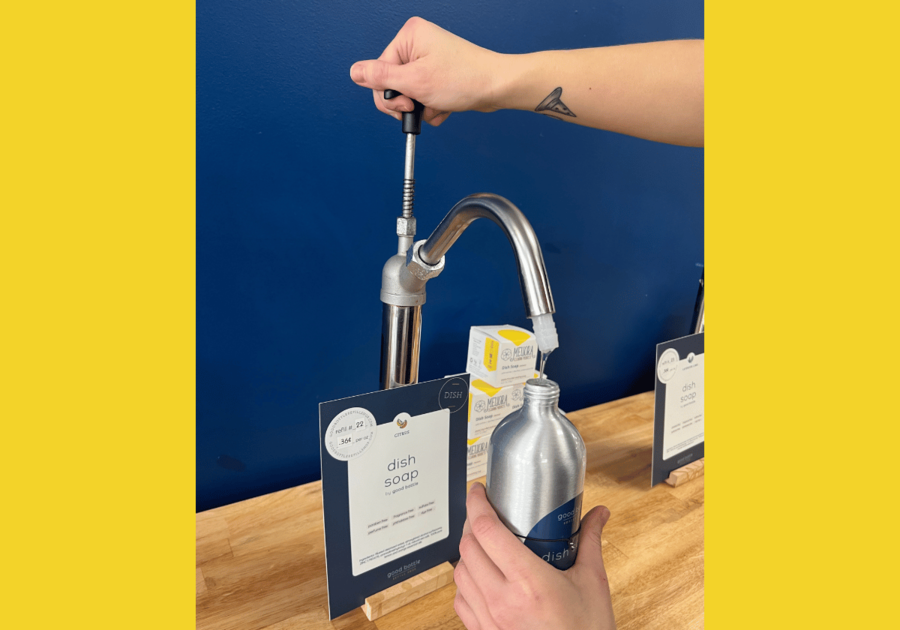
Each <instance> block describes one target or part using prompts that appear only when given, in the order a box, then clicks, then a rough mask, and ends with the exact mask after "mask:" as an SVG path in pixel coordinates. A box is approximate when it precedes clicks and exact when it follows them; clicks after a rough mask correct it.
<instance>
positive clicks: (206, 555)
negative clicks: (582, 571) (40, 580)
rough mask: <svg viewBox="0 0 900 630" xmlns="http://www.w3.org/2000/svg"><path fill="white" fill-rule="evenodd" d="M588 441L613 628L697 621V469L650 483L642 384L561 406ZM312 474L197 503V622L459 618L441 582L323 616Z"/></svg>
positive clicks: (247, 626) (281, 627)
mask: <svg viewBox="0 0 900 630" xmlns="http://www.w3.org/2000/svg"><path fill="white" fill-rule="evenodd" d="M567 415H568V416H569V418H570V419H571V420H572V422H573V423H575V425H576V426H577V427H578V429H579V431H581V435H582V436H583V437H584V441H585V444H586V445H587V450H588V454H587V461H588V470H587V479H586V481H585V488H584V511H585V512H586V511H587V510H588V509H590V508H591V507H593V506H594V505H597V504H600V503H602V504H604V505H606V506H607V507H608V508H609V509H610V511H611V512H612V517H611V518H610V520H609V523H607V525H606V528H605V529H604V531H603V557H604V560H605V563H606V569H607V573H608V575H609V582H610V586H611V588H612V599H613V608H614V609H615V613H616V622H617V625H618V628H619V630H632V629H633V630H637V629H641V630H651V629H653V628H659V629H664V630H676V629H679V628H702V627H703V478H702V477H701V478H699V479H694V480H692V481H690V482H688V483H686V484H684V485H682V486H679V487H677V488H673V487H671V486H669V485H667V484H664V483H663V484H660V485H658V486H656V487H655V488H653V489H650V455H651V446H652V441H653V427H652V421H653V393H652V392H648V393H646V394H639V395H637V396H632V397H631V398H625V399H622V400H617V401H614V402H611V403H607V404H605V405H598V406H597V407H591V408H589V409H584V410H582V411H575V412H572V413H569V414H567ZM322 528H323V523H322V499H321V483H320V482H313V483H309V484H306V485H304V486H300V487H297V488H291V489H288V490H283V491H281V492H275V493H273V494H268V495H265V496H262V497H257V498H254V499H248V500H247V501H242V502H240V503H235V504H233V505H226V506H224V507H220V508H216V509H214V510H209V511H207V512H201V513H199V514H197V628H198V629H199V630H207V629H210V630H211V629H216V630H219V629H225V628H227V629H229V630H263V629H264V630H288V629H293V628H297V629H300V628H309V629H317V628H323V629H325V628H332V627H333V628H338V629H343V628H368V629H376V628H377V629H379V630H400V629H401V628H403V629H413V628H415V629H426V628H428V629H438V628H440V629H445V628H446V629H450V628H463V627H464V626H463V624H462V622H461V621H460V620H459V618H458V617H457V616H456V613H454V611H453V598H454V596H455V595H456V586H455V585H454V584H450V585H449V586H446V587H444V588H442V589H440V590H438V591H435V592H434V593H432V594H430V595H427V596H426V597H424V598H422V599H420V600H418V601H416V602H414V603H412V604H410V605H408V606H406V607H404V608H401V609H400V610H397V611H395V612H392V613H389V614H388V615H385V616H384V617H382V618H381V619H378V620H376V621H374V622H372V621H369V620H368V619H366V617H365V615H364V614H363V613H362V611H361V610H359V609H357V610H355V611H354V612H352V613H349V614H347V615H344V616H343V617H341V618H340V619H337V620H335V622H334V623H333V624H332V622H330V621H329V620H328V612H327V604H326V598H325V549H324V535H323V531H322Z"/></svg>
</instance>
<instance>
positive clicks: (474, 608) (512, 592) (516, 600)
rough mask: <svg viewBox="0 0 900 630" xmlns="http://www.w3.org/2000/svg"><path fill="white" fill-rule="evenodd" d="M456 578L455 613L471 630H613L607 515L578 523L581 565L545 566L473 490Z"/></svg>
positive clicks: (600, 511)
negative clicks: (603, 540)
mask: <svg viewBox="0 0 900 630" xmlns="http://www.w3.org/2000/svg"><path fill="white" fill-rule="evenodd" d="M466 511H467V514H468V519H467V521H466V525H465V527H464V528H463V536H462V540H461V541H460V543H459V552H460V556H461V558H460V561H459V564H458V565H457V566H456V570H455V572H454V580H455V581H456V586H457V591H456V600H455V601H454V609H455V610H456V613H457V614H458V615H459V617H460V619H461V620H462V622H463V623H464V624H465V625H466V628H468V629H469V630H507V629H509V630H513V629H515V630H529V629H530V628H535V629H538V628H540V629H546V628H563V627H565V628H578V629H579V630H581V629H584V630H588V629H590V630H614V629H615V627H616V624H615V619H614V618H613V611H612V601H611V599H610V593H609V583H608V582H607V579H606V570H605V568H604V566H603V555H602V553H601V550H600V534H601V532H602V531H603V526H604V525H605V524H606V521H607V520H608V519H609V510H607V509H606V508H605V507H602V506H598V507H596V508H594V509H593V510H591V511H590V512H588V513H587V514H586V515H585V517H584V519H583V520H582V521H581V542H580V545H579V549H578V558H577V560H576V562H575V564H574V565H573V566H572V568H570V569H569V570H568V571H560V570H558V569H556V568H554V567H552V566H551V565H549V564H548V563H546V562H544V561H543V560H541V559H540V558H539V557H538V556H537V555H535V554H534V553H533V552H532V551H531V550H530V549H528V548H527V547H526V546H525V545H523V544H522V542H521V541H520V540H519V539H518V538H516V537H515V536H514V535H513V534H512V532H510V531H509V530H508V529H506V527H504V525H503V523H502V522H501V521H500V519H499V518H498V517H497V514H496V513H495V512H494V510H493V508H491V505H490V503H489V502H488V500H487V497H486V496H485V491H484V486H482V485H481V484H474V485H473V486H472V488H471V490H470V491H469V496H468V498H467V499H466Z"/></svg>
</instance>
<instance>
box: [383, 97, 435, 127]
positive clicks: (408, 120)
mask: <svg viewBox="0 0 900 630" xmlns="http://www.w3.org/2000/svg"><path fill="white" fill-rule="evenodd" d="M398 96H403V95H402V94H401V93H400V92H398V91H397V90H385V91H384V100H386V101H389V100H391V99H392V98H397V97H398ZM410 100H411V101H412V102H413V110H412V111H411V112H403V133H411V134H413V135H416V136H418V135H419V133H420V132H421V131H422V110H423V109H425V106H424V105H422V103H420V102H419V101H417V100H415V99H410Z"/></svg>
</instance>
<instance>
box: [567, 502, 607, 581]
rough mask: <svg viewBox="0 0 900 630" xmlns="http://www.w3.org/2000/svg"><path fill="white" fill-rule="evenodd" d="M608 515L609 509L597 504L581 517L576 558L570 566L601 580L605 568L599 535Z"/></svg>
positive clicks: (604, 578) (604, 577) (604, 575)
mask: <svg viewBox="0 0 900 630" xmlns="http://www.w3.org/2000/svg"><path fill="white" fill-rule="evenodd" d="M609 516H610V514H609V509H608V508H607V507H606V506H604V505H598V506H597V507H595V508H593V509H592V510H591V511H590V512H588V513H587V514H585V516H584V518H583V519H581V539H580V540H579V542H578V559H577V560H576V561H575V566H574V567H572V568H573V569H576V570H578V572H580V573H591V574H594V575H596V576H597V577H599V578H602V579H603V580H606V568H605V567H604V566H603V552H602V551H601V547H600V536H601V535H602V534H603V527H604V526H605V525H606V522H607V521H608V520H609Z"/></svg>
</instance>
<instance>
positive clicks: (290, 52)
mask: <svg viewBox="0 0 900 630" xmlns="http://www.w3.org/2000/svg"><path fill="white" fill-rule="evenodd" d="M412 15H421V16H422V17H424V18H426V19H430V20H432V21H433V22H436V23H437V24H440V25H441V26H443V27H444V28H447V29H448V30H450V31H452V32H454V33H457V34H459V35H461V36H462V37H465V38H467V39H469V40H471V41H474V42H475V43H477V44H479V45H482V46H485V47H487V48H491V49H494V50H499V51H502V52H528V51H533V50H541V49H553V48H557V49H558V48H580V47H591V46H607V45H613V44H624V43H634V42H645V41H654V40H662V39H679V38H699V37H703V4H702V2H701V1H699V0H690V1H685V2H669V1H667V0H628V1H627V2H626V1H616V2H611V1H603V0H601V1H600V2H592V3H588V2H579V1H573V0H561V1H557V2H546V0H502V1H495V2H490V3H485V2H476V1H474V0H456V1H455V2H440V3H428V2H421V1H419V2H383V1H377V0H356V1H354V2H324V1H322V0H316V1H314V2H310V1H299V2H275V1H265V0H258V1H256V2H246V1H245V2H237V1H235V0H215V1H213V0H201V1H200V2H199V3H198V5H197V508H198V510H204V509H208V508H212V507H215V506H218V505H222V504H225V503H230V502H233V501H238V500H241V499H245V498H247V497H251V496H255V495H259V494H263V493H266V492H271V491H274V490H278V489H281V488H285V487H288V486H292V485H296V484H300V483H304V482H307V481H311V480H314V479H317V478H318V477H319V450H318V439H317V433H316V431H317V424H318V415H317V414H318V403H319V402H320V401H326V400H332V399H335V398H341V397H345V396H350V395H354V394H360V393H364V392H369V391H372V390H375V389H377V386H378V367H379V352H380V333H381V329H380V326H381V303H380V302H379V300H378V292H379V286H380V273H381V266H382V264H383V263H384V261H385V260H386V259H387V258H388V257H389V256H390V255H391V254H393V253H394V252H395V251H396V250H395V248H396V236H395V235H394V220H395V217H396V216H397V214H398V212H399V209H400V200H401V189H402V176H403V147H404V136H403V134H402V133H401V132H400V130H399V123H397V122H395V121H394V120H392V119H390V118H388V117H387V116H385V115H383V114H381V113H379V112H378V111H376V110H375V108H374V106H373V104H372V97H371V92H369V91H367V90H364V89H361V88H359V87H357V86H355V85H354V84H353V83H352V82H351V81H350V78H349V68H350V66H351V64H352V63H353V62H354V61H357V60H360V59H369V58H374V57H377V56H378V55H379V54H380V53H381V51H382V50H383V48H384V47H385V46H386V45H387V43H388V42H389V41H390V40H391V39H392V37H393V36H394V34H395V33H396V31H397V30H398V29H399V28H400V27H401V26H402V25H403V23H404V22H405V20H406V19H407V18H408V17H410V16H412ZM416 181H417V188H416V215H417V217H418V224H419V238H425V237H426V236H427V235H428V233H430V231H431V230H432V229H433V227H434V226H435V225H436V224H437V223H438V221H439V220H440V219H441V217H443V215H444V214H445V213H446V211H447V210H449V209H450V207H451V206H452V205H453V204H454V203H456V202H457V201H458V200H460V199H461V198H462V197H464V196H466V195H468V194H470V193H474V192H494V193H498V194H500V195H503V196H505V197H507V198H509V199H510V200H511V201H513V202H514V203H516V204H517V205H518V206H519V207H520V208H521V209H522V210H523V211H524V212H525V214H526V215H527V216H528V217H529V219H530V220H531V223H532V225H533V226H534V228H535V230H536V232H537V234H538V237H539V239H540V241H541V243H542V245H543V248H544V256H545V259H546V263H547V269H548V273H549V276H550V281H551V285H552V287H553V293H554V297H555V299H556V306H557V314H556V322H557V326H558V329H559V335H560V342H561V347H560V349H559V350H558V351H557V352H556V353H554V355H553V357H552V359H551V360H550V362H549V364H548V372H549V373H550V375H551V376H552V377H553V378H554V379H556V380H557V381H559V383H560V385H561V386H562V392H563V394H562V406H563V408H565V409H577V408H581V407H585V406H589V405H593V404H598V403H602V402H605V401H608V400H611V399H615V398H619V397H622V396H627V395H630V394H635V393H638V392H642V391H647V390H649V389H652V387H653V377H652V366H653V361H654V351H655V344H656V343H657V342H660V341H663V340H667V339H670V338H674V337H679V336H682V335H684V334H685V333H686V332H687V329H688V327H689V325H690V319H691V313H692V308H693V304H694V299H695V295H696V289H697V281H698V279H699V277H700V273H701V270H702V265H703V150H702V149H692V148H683V147H674V146H667V145H661V144H654V143H651V142H647V141H643V140H637V139H634V138H629V137H625V136H620V135H616V134H612V133H607V132H602V131H597V130H592V129H586V128H583V127H578V126H575V125H569V124H563V123H560V122H558V121H556V120H552V119H550V118H546V117H543V116H540V115H536V114H532V113H527V112H498V113H494V114H489V115H487V114H479V113H465V114H454V115H452V116H451V117H450V119H449V120H448V121H447V122H446V123H444V124H443V125H442V126H441V127H440V128H438V129H434V128H432V127H428V126H426V128H425V129H424V130H423V132H422V135H421V136H419V141H418V145H417V156H416ZM475 279H478V280H479V282H477V283H476V282H475ZM423 321H424V329H423V337H422V346H423V349H422V365H421V374H420V378H421V380H428V379H432V378H437V377H440V376H444V375H445V374H449V373H454V372H458V371H462V370H463V369H464V367H465V354H466V343H467V338H468V328H469V326H470V325H473V324H503V323H510V324H516V325H520V326H527V327H529V328H530V325H529V322H528V320H526V319H525V316H524V308H523V305H522V297H521V293H520V290H519V283H518V280H517V277H516V266H515V261H514V259H513V256H512V252H511V249H510V248H509V245H508V244H507V242H506V239H505V238H504V237H503V235H502V233H501V232H500V230H499V228H498V227H497V226H495V225H493V224H492V223H489V222H484V221H480V222H476V223H475V224H474V225H473V227H472V228H471V229H470V230H469V231H468V232H467V233H466V234H465V235H464V236H463V238H462V239H460V241H459V242H458V243H457V245H456V246H455V247H454V249H453V250H452V251H451V253H450V255H449V256H448V260H447V269H446V271H445V272H444V274H443V275H442V276H441V277H440V278H439V279H437V280H434V281H432V283H430V284H429V288H428V303H427V304H426V306H425V307H424V309H423Z"/></svg>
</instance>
